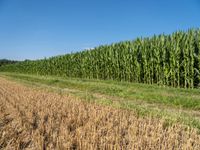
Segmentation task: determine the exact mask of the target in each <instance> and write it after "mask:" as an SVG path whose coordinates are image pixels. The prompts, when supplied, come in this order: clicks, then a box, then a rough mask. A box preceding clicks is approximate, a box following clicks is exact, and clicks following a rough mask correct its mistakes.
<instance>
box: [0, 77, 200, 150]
mask: <svg viewBox="0 0 200 150" xmlns="http://www.w3.org/2000/svg"><path fill="white" fill-rule="evenodd" d="M0 149H36V150H38V149H197V150H198V149H200V135H199V134H198V133H197V131H196V130H195V129H190V128H189V127H186V126H182V125H180V124H174V125H168V123H167V122H165V121H162V120H157V119H154V118H151V117H149V118H139V117H137V115H136V114H134V113H133V112H131V111H126V110H120V109H114V108H112V107H107V106H100V105H97V104H90V103H86V102H82V101H80V100H78V99H76V98H74V97H72V96H67V95H63V94H59V93H57V94H56V93H51V92H47V91H45V90H38V89H33V88H30V87H26V86H23V85H21V84H18V83H15V82H11V81H8V80H6V79H4V78H0Z"/></svg>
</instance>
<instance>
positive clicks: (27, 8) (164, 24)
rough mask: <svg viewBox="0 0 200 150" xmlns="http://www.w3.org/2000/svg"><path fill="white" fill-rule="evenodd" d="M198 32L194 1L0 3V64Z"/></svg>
mask: <svg viewBox="0 0 200 150" xmlns="http://www.w3.org/2000/svg"><path fill="white" fill-rule="evenodd" d="M191 27H194V28H196V27H200V0H0V59H2V58H7V59H15V60H24V59H40V58H44V57H50V56H54V55H61V54H66V53H71V52H75V51H81V50H83V49H86V48H92V47H96V46H98V45H103V44H110V43H113V42H119V41H124V40H133V39H135V38H136V37H141V36H142V37H146V36H151V35H153V34H160V33H166V34H169V33H172V32H174V31H176V30H187V29H189V28H191Z"/></svg>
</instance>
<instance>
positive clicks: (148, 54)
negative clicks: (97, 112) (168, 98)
mask: <svg viewBox="0 0 200 150" xmlns="http://www.w3.org/2000/svg"><path fill="white" fill-rule="evenodd" d="M0 71H8V72H19V73H30V74H39V75H57V76H68V77H78V78H94V79H113V80H118V81H128V82H138V83H148V84H159V85H167V86H172V87H184V88H194V87H198V86H199V84H200V72H199V71H200V30H199V29H190V30H188V31H185V32H183V31H177V32H174V33H172V34H171V35H164V34H161V35H158V36H155V35H154V36H153V37H150V38H137V39H135V40H134V41H125V42H120V43H116V44H111V45H105V46H99V47H96V48H95V49H93V50H85V51H82V52H77V53H72V54H67V55H62V56H56V57H51V58H48V59H42V60H36V61H24V62H20V63H17V64H14V65H7V66H3V67H1V68H0Z"/></svg>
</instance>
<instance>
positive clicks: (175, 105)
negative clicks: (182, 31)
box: [0, 73, 200, 129]
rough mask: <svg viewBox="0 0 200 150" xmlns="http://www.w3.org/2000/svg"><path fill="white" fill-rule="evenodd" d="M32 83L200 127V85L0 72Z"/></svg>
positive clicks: (96, 101)
mask: <svg viewBox="0 0 200 150" xmlns="http://www.w3.org/2000/svg"><path fill="white" fill-rule="evenodd" d="M0 75H1V76H3V77H6V78H9V79H12V80H15V81H18V82H22V83H24V84H26V85H29V86H34V87H40V88H45V89H49V90H51V91H52V90H53V91H56V92H59V93H60V92H61V93H68V94H71V95H73V96H76V97H78V98H80V99H82V100H85V101H87V102H91V103H98V104H101V105H109V106H112V107H114V108H120V109H126V110H131V111H134V112H135V113H137V114H138V116H151V117H154V118H159V119H163V120H165V121H166V122H167V124H172V123H177V122H178V123H181V124H184V125H188V126H190V127H194V128H198V129H200V92H199V89H181V88H171V87H163V86H157V85H147V84H138V83H128V82H116V81H111V80H108V81H103V80H88V79H78V78H62V77H54V76H34V75H25V74H16V73H15V74H13V73H1V74H0Z"/></svg>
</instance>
